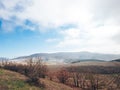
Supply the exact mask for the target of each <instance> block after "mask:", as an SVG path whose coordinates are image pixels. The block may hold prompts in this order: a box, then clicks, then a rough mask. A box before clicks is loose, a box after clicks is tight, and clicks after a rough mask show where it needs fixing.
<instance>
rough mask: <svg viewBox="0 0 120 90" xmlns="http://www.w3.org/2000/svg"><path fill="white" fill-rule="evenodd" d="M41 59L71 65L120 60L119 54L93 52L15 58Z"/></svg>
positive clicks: (19, 58) (42, 54)
mask: <svg viewBox="0 0 120 90" xmlns="http://www.w3.org/2000/svg"><path fill="white" fill-rule="evenodd" d="M38 57H40V58H41V59H43V60H44V61H46V62H57V63H61V62H65V63H71V62H75V61H83V60H94V61H95V60H99V61H104V60H105V61H110V60H114V59H118V58H120V55H119V54H100V53H91V52H59V53H37V54H32V55H29V56H22V57H17V58H14V60H24V59H28V58H38Z"/></svg>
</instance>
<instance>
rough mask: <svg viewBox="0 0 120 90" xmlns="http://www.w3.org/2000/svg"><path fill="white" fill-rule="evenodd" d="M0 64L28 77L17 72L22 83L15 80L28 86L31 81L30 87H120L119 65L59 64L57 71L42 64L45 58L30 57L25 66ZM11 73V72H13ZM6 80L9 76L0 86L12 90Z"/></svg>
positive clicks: (102, 89) (90, 89) (74, 89)
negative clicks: (35, 58)
mask: <svg viewBox="0 0 120 90" xmlns="http://www.w3.org/2000/svg"><path fill="white" fill-rule="evenodd" d="M0 66H1V68H2V69H1V70H3V69H7V70H11V71H15V72H18V73H21V74H22V75H23V76H24V77H25V78H21V77H20V76H19V77H18V76H17V75H16V76H15V78H19V80H20V82H19V80H17V79H15V80H17V81H18V82H17V84H18V85H20V86H24V87H26V84H27V86H29V87H30V86H34V87H36V88H39V89H40V90H41V89H42V88H44V90H120V84H119V83H120V66H119V65H116V66H115V65H114V66H95V65H94V66H69V67H68V66H67V67H62V68H58V67H57V68H56V70H55V68H54V69H50V70H49V69H48V67H47V66H46V65H45V64H43V63H42V60H41V59H40V58H38V59H37V60H33V59H29V60H27V64H24V65H23V64H15V63H10V62H9V63H8V62H2V63H1V65H0ZM60 67H61V66H60ZM5 71H6V70H4V72H5ZM7 72H8V73H11V72H10V71H7ZM2 73H3V72H2V71H0V78H3V76H1V75H3V74H2ZM9 75H11V74H9ZM9 75H8V76H9ZM13 76H14V75H13ZM11 77H12V76H11ZM7 80H9V81H14V79H13V80H11V79H10V78H7ZM4 82H6V79H5V77H4V80H1V81H0V85H1V86H0V88H6V89H3V90H9V89H8V88H11V87H9V84H8V83H7V85H8V86H4V85H3V84H4ZM15 82H16V81H15ZM15 86H16V84H15ZM17 87H19V86H17ZM22 88H23V87H22ZM0 90H1V89H0ZM12 90H20V89H12ZM22 90H24V89H22ZM25 90H27V89H25ZM28 90H38V89H28Z"/></svg>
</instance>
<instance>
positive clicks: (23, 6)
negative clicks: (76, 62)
mask: <svg viewBox="0 0 120 90" xmlns="http://www.w3.org/2000/svg"><path fill="white" fill-rule="evenodd" d="M80 51H89V52H97V53H108V54H120V0H0V57H9V58H14V57H18V56H24V55H29V54H33V53H45V52H46V53H51V52H80Z"/></svg>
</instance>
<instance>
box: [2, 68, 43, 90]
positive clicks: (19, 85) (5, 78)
mask: <svg viewBox="0 0 120 90" xmlns="http://www.w3.org/2000/svg"><path fill="white" fill-rule="evenodd" d="M26 80H27V77H25V76H24V75H21V74H19V73H16V72H12V71H8V70H4V69H0V90H42V89H40V88H38V87H35V86H30V85H29V84H28V83H26V82H25V81H26Z"/></svg>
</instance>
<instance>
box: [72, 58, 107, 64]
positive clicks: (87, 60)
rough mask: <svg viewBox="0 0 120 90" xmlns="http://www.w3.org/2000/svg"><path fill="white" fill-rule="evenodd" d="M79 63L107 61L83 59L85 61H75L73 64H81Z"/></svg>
mask: <svg viewBox="0 0 120 90" xmlns="http://www.w3.org/2000/svg"><path fill="white" fill-rule="evenodd" d="M79 62H105V60H97V59H83V60H77V61H73V62H71V63H79Z"/></svg>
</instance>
